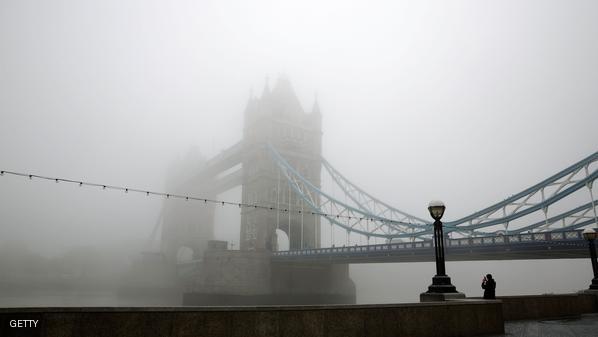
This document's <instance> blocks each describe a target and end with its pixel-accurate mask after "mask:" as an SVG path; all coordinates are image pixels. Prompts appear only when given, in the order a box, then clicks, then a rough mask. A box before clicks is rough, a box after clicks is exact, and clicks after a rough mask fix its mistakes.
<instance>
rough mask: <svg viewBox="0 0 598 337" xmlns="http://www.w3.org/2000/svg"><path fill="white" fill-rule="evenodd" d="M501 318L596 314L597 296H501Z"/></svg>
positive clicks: (597, 306)
mask: <svg viewBox="0 0 598 337" xmlns="http://www.w3.org/2000/svg"><path fill="white" fill-rule="evenodd" d="M497 299H499V300H501V301H502V305H503V316H504V318H505V320H507V321H514V320H525V319H539V318H556V317H567V316H579V315H581V314H584V313H590V312H598V296H595V295H588V294H559V295H537V296H532V295H528V296H501V297H498V298H497Z"/></svg>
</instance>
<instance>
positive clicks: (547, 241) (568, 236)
mask: <svg viewBox="0 0 598 337" xmlns="http://www.w3.org/2000/svg"><path fill="white" fill-rule="evenodd" d="M445 247H446V248H445V249H446V250H445V255H446V260H447V261H474V260H528V259H568V258H587V257H588V255H589V253H588V246H587V242H586V241H585V240H584V239H582V237H581V231H567V232H549V233H533V234H517V235H504V236H503V235H500V236H496V237H485V238H468V239H447V240H446V244H445ZM272 261H273V262H277V263H380V262H395V263H396V262H427V261H434V248H433V246H432V242H431V241H420V242H410V243H389V244H380V245H368V246H351V247H330V248H317V249H305V250H294V251H281V252H275V253H274V254H273V256H272Z"/></svg>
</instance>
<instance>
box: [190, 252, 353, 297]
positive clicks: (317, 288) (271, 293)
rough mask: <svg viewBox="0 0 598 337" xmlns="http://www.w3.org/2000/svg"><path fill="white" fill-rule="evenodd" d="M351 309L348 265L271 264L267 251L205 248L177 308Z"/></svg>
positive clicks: (351, 289)
mask: <svg viewBox="0 0 598 337" xmlns="http://www.w3.org/2000/svg"><path fill="white" fill-rule="evenodd" d="M281 304H285V305H292V304H297V305H298V304H355V284H354V283H353V281H352V280H351V279H350V278H349V265H348V264H328V265H323V264H306V263H301V264H294V263H278V262H276V263H273V262H272V260H271V253H270V252H269V251H265V250H262V251H239V250H216V249H208V250H206V251H205V253H204V257H203V261H202V262H201V263H200V266H199V270H198V273H197V274H196V276H195V279H193V280H192V282H190V286H189V288H188V289H187V290H186V292H185V293H184V294H183V305H194V306H223V305H281Z"/></svg>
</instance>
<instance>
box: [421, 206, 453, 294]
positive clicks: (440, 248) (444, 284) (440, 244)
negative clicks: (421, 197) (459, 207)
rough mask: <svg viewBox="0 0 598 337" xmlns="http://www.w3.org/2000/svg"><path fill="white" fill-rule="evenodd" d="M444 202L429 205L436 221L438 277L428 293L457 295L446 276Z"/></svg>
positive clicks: (434, 278)
mask: <svg viewBox="0 0 598 337" xmlns="http://www.w3.org/2000/svg"><path fill="white" fill-rule="evenodd" d="M445 208H446V207H445V206H444V203H443V202H442V201H437V200H435V201H431V202H430V204H429V205H428V210H429V211H430V215H431V216H432V218H433V219H434V249H435V255H436V276H434V277H433V278H432V285H430V286H429V287H428V291H427V292H426V293H457V289H456V288H455V286H454V285H452V284H451V278H450V277H448V276H447V275H446V269H445V267H444V235H443V234H442V222H440V219H441V218H442V215H443V214H444V210H445Z"/></svg>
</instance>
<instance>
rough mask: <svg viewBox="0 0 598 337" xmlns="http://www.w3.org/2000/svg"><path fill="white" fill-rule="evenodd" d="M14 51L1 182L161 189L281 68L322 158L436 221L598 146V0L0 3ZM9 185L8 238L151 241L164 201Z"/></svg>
mask: <svg viewBox="0 0 598 337" xmlns="http://www.w3.org/2000/svg"><path fill="white" fill-rule="evenodd" d="M0 48H1V52H0V167H1V169H3V170H16V171H26V172H34V173H39V174H46V175H58V176H64V177H72V178H74V179H88V180H92V181H99V182H107V183H112V184H128V185H129V186H138V187H142V188H148V189H156V190H161V189H163V188H164V181H165V175H166V174H167V172H168V167H169V166H170V165H171V163H172V162H173V160H175V159H176V158H177V157H180V156H184V155H185V154H187V153H188V152H189V151H190V149H192V148H196V149H197V150H199V151H200V152H201V153H203V154H204V155H205V156H208V157H210V156H213V155H214V154H216V153H218V152H219V151H221V150H222V149H225V148H227V147H228V146H230V145H232V144H234V143H235V142H236V141H238V140H240V138H241V133H242V122H243V120H242V118H243V115H242V113H243V110H244V107H245V104H246V102H247V99H248V98H249V95H250V91H251V90H253V92H254V94H259V93H261V90H262V88H263V86H264V81H265V77H266V76H269V77H270V79H271V82H272V83H274V82H275V80H276V78H277V76H278V75H279V74H286V75H287V76H288V77H289V78H290V80H291V82H292V83H293V86H294V88H295V91H296V93H297V95H298V97H299V99H300V101H301V103H302V104H303V107H304V108H305V109H306V110H309V109H311V106H312V104H313V102H314V96H315V94H316V92H317V96H318V99H319V102H320V106H321V110H322V115H323V132H324V135H323V146H324V149H323V151H324V156H325V157H326V158H327V159H328V160H329V161H330V162H331V163H332V164H333V165H334V166H335V167H336V168H337V169H339V170H340V171H341V172H343V173H344V174H345V176H347V177H348V178H349V179H351V180H353V181H354V182H355V183H357V184H358V185H359V186H361V187H363V188H364V189H365V190H367V191H369V192H370V193H372V194H373V195H375V196H377V197H379V198H380V199H382V200H385V201H387V202H388V203H390V204H392V205H395V206H397V207H398V208H401V209H403V210H405V211H408V212H411V213H413V214H415V215H418V216H422V217H423V216H426V206H427V203H428V201H429V200H431V199H442V200H444V201H445V203H446V204H447V206H448V209H447V212H446V218H447V219H455V218H457V217H460V216H463V215H466V214H469V213H471V212H473V211H475V210H478V209H480V208H482V207H484V206H487V205H489V204H491V203H493V202H497V201H500V200H502V199H504V198H505V197H507V196H509V195H511V194H513V193H516V192H518V191H520V190H522V189H524V188H526V187H528V186H530V185H532V184H535V183H536V182H538V181H540V180H542V179H543V178H545V177H547V176H548V175H550V174H553V173H556V172H557V171H559V170H561V169H562V168H564V167H566V166H567V165H569V164H572V163H573V162H575V161H577V160H580V159H582V158H583V157H585V156H587V155H589V154H591V153H592V152H594V151H596V150H597V149H598V132H596V130H597V129H598V128H597V126H598V94H597V93H598V2H596V1H593V0H589V1H567V2H564V1H548V0H538V1H530V0H526V1H519V0H518V1H474V0H471V1H450V2H447V1H417V2H415V1H377V0H368V1H340V0H339V1H315V0H303V1H274V0H272V1H265V0H257V1H240V0H239V1H192V0H188V1H155V0H129V1H121V0H104V1H85V0H65V1H58V0H53V1H30V0H1V1H0ZM4 178H6V179H4ZM2 179H3V180H2V181H0V214H2V228H1V229H0V231H1V236H2V237H3V238H11V237H15V238H19V239H23V240H33V239H32V238H31V236H32V235H33V236H35V237H36V239H35V240H40V241H47V239H48V238H49V237H50V238H57V237H61V238H64V241H65V242H66V241H68V242H73V241H77V242H80V243H82V244H83V243H90V242H95V240H99V239H100V238H105V237H112V238H113V237H115V236H117V237H122V238H129V239H132V238H134V237H136V236H139V233H144V234H143V235H141V236H142V237H145V236H146V235H149V232H150V231H151V227H152V226H153V224H154V222H155V218H156V216H157V213H158V211H159V207H160V204H161V201H148V200H146V199H143V198H138V197H124V196H122V195H116V194H115V195H114V196H112V195H110V197H107V196H106V195H107V194H98V192H97V191H80V192H79V191H76V192H75V191H73V188H72V187H68V186H55V185H51V184H48V183H45V184H43V183H39V184H37V185H35V184H32V183H29V182H28V181H25V180H19V179H15V178H9V177H3V178H2ZM107 193H112V192H107ZM237 194H238V193H237ZM56 196H59V197H56ZM227 197H229V195H227ZM230 197H231V198H234V197H235V196H234V195H230ZM41 222H43V224H41ZM84 224H88V226H87V225H84ZM237 228H238V227H237ZM236 230H238V229H235V230H234V231H236ZM234 231H233V232H234ZM32 233H35V234H32ZM115 233H118V234H115ZM237 233H238V232H237ZM69 240H70V241H69ZM31 242H34V241H31ZM46 244H47V243H46Z"/></svg>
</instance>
